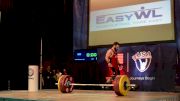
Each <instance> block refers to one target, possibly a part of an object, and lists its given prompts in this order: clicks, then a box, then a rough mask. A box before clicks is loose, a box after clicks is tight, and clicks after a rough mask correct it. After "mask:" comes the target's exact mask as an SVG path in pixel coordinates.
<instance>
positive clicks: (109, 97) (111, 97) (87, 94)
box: [0, 89, 180, 101]
mask: <svg viewBox="0 0 180 101" xmlns="http://www.w3.org/2000/svg"><path fill="white" fill-rule="evenodd" d="M0 98H4V99H5V98H13V99H26V100H31V101H32V100H36V101H180V93H173V92H140V91H130V92H129V93H128V95H127V96H116V94H115V93H114V92H113V91H110V90H107V91H105V90H74V91H73V92H72V93H69V94H62V93H60V92H58V91H57V90H56V89H53V90H40V91H38V92H28V91H26V90H14V91H13V90H12V91H0ZM3 101H8V100H3Z"/></svg>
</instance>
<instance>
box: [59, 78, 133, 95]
mask: <svg viewBox="0 0 180 101" xmlns="http://www.w3.org/2000/svg"><path fill="white" fill-rule="evenodd" d="M56 85H57V86H58V90H59V91H60V92H62V93H70V92H72V91H73V88H74V86H110V87H113V89H114V91H115V93H116V94H117V95H118V96H125V95H127V93H128V91H129V90H130V88H131V87H136V84H130V80H129V78H128V77H127V75H117V76H116V78H115V80H114V82H113V84H78V83H74V80H73V78H72V77H71V76H70V75H62V76H61V77H60V78H59V80H58V83H56Z"/></svg>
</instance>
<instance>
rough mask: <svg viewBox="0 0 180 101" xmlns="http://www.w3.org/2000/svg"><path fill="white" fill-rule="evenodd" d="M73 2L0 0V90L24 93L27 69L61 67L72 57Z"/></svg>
mask: <svg viewBox="0 0 180 101" xmlns="http://www.w3.org/2000/svg"><path fill="white" fill-rule="evenodd" d="M72 1H73V0H50V1H49V0H0V10H1V11H2V19H1V23H0V34H1V37H0V39H1V44H0V46H1V48H0V49H1V66H0V80H1V81H0V82H1V83H0V89H1V90H6V89H7V83H8V80H10V84H11V89H27V86H28V82H27V81H28V65H30V64H32V65H39V64H40V63H39V62H40V40H41V37H42V39H43V61H48V60H53V61H54V62H56V63H59V64H63V63H65V62H66V60H67V59H68V57H69V56H71V55H72V35H73V32H72V26H73V25H72V23H73V22H72V21H73V18H72V17H73V16H72V14H73V13H72Z"/></svg>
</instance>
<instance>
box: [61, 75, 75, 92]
mask: <svg viewBox="0 0 180 101" xmlns="http://www.w3.org/2000/svg"><path fill="white" fill-rule="evenodd" d="M68 83H74V80H73V78H72V77H71V76H69V75H62V76H61V77H60V78H59V80H58V90H59V91H61V92H62V93H70V92H72V91H73V88H74V85H69V84H68Z"/></svg>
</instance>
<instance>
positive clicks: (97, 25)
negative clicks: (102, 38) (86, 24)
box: [90, 0, 171, 31]
mask: <svg viewBox="0 0 180 101" xmlns="http://www.w3.org/2000/svg"><path fill="white" fill-rule="evenodd" d="M169 23H171V2H170V0H162V1H158V2H151V3H144V4H137V5H131V6H125V7H117V8H111V9H104V10H98V11H92V12H90V31H100V30H110V29H119V28H129V27H140V26H150V25H159V24H169Z"/></svg>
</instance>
